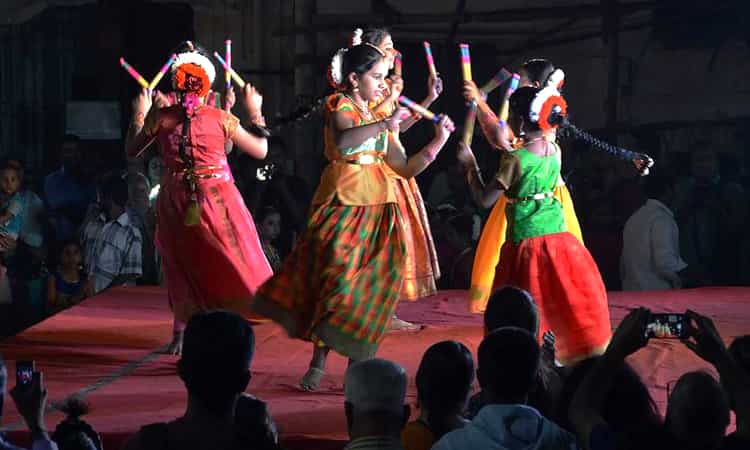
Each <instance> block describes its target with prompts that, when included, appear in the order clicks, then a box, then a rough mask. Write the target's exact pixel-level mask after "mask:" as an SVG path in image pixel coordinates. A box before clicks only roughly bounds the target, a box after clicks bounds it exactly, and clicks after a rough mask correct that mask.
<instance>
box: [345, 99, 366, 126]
mask: <svg viewBox="0 0 750 450" xmlns="http://www.w3.org/2000/svg"><path fill="white" fill-rule="evenodd" d="M344 97H346V98H348V99H349V100H350V101H351V102H352V105H354V107H355V108H356V109H357V113H359V116H360V117H361V118H362V119H363V120H364V121H365V122H367V121H368V120H372V113H371V112H370V110H369V109H362V107H361V106H359V105H358V104H357V102H356V101H355V100H354V99H353V98H351V97H350V96H349V94H344Z"/></svg>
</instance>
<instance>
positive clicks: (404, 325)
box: [389, 316, 422, 331]
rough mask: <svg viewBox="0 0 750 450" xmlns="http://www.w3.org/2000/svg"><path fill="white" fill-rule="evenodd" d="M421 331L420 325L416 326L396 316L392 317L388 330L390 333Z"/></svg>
mask: <svg viewBox="0 0 750 450" xmlns="http://www.w3.org/2000/svg"><path fill="white" fill-rule="evenodd" d="M421 329H422V325H417V324H414V323H410V322H407V321H405V320H401V319H399V318H398V317H396V316H393V319H392V320H391V326H390V328H389V330H390V331H419V330H421Z"/></svg>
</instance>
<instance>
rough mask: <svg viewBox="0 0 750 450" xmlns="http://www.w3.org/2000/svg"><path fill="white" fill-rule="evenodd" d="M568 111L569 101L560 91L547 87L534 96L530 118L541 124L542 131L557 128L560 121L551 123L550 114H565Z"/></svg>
mask: <svg viewBox="0 0 750 450" xmlns="http://www.w3.org/2000/svg"><path fill="white" fill-rule="evenodd" d="M567 112H568V103H567V102H566V101H565V99H564V98H563V97H562V95H560V92H559V91H558V90H557V89H555V88H553V87H546V88H544V89H542V90H540V91H539V92H537V94H536V95H535V96H534V99H533V100H532V101H531V107H530V108H529V119H530V120H531V121H532V122H534V123H536V124H537V125H539V128H540V129H541V130H542V131H547V130H550V129H552V128H557V127H558V126H559V124H558V123H555V124H551V123H550V120H549V118H550V116H551V115H552V114H557V115H559V116H563V117H564V116H565V115H566V114H567Z"/></svg>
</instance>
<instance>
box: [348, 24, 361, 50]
mask: <svg viewBox="0 0 750 450" xmlns="http://www.w3.org/2000/svg"><path fill="white" fill-rule="evenodd" d="M362 34H363V32H362V28H357V29H355V30H354V33H352V42H351V45H350V46H349V47H354V46H357V45H361V44H362Z"/></svg>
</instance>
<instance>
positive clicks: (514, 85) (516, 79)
mask: <svg viewBox="0 0 750 450" xmlns="http://www.w3.org/2000/svg"><path fill="white" fill-rule="evenodd" d="M520 82H521V76H520V75H518V74H517V73H514V74H513V78H512V79H511V80H510V86H508V90H507V91H506V92H505V98H503V103H502V105H501V106H500V113H499V114H498V118H499V119H500V123H501V124H503V125H504V124H505V123H506V122H508V110H509V109H510V96H511V95H513V93H514V92H516V89H518V83H520Z"/></svg>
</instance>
